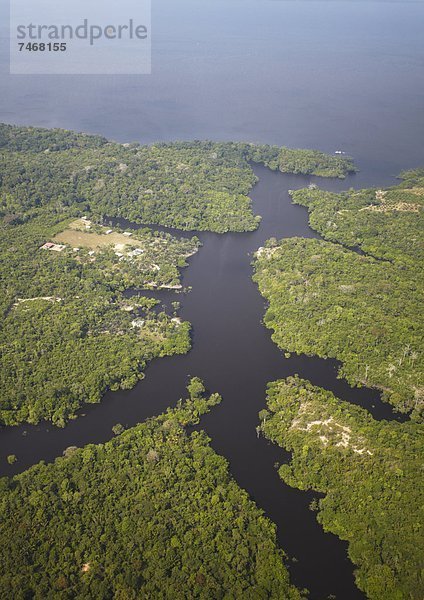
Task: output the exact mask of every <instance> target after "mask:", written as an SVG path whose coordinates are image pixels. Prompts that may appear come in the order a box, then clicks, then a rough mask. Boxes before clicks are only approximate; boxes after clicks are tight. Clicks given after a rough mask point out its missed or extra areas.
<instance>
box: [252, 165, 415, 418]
mask: <svg viewBox="0 0 424 600" xmlns="http://www.w3.org/2000/svg"><path fill="white" fill-rule="evenodd" d="M402 177H403V179H404V181H403V182H402V183H401V184H400V185H398V186H395V187H393V188H390V189H388V190H362V191H358V192H357V191H354V190H351V191H349V192H345V193H341V194H333V193H329V192H325V191H321V190H320V189H317V188H315V187H314V186H313V187H312V188H307V189H303V190H299V191H295V192H293V193H292V197H293V199H294V201H295V202H297V203H299V204H303V205H305V206H307V207H308V209H309V211H310V224H311V227H313V228H314V229H316V230H317V231H319V232H320V233H321V234H322V236H323V237H324V239H325V240H328V241H320V240H307V239H303V238H289V239H285V240H282V241H280V242H277V240H269V241H268V243H267V245H266V247H264V248H261V249H260V250H259V251H258V252H257V254H256V260H255V276H254V279H255V281H256V282H257V283H258V285H259V289H260V291H261V293H262V294H263V295H264V296H265V298H266V299H267V300H268V302H269V308H268V310H267V312H266V314H265V318H264V321H265V324H266V326H267V327H269V328H270V329H272V330H273V331H274V333H273V339H274V341H275V342H276V343H277V344H278V345H279V346H280V348H282V349H283V350H285V351H288V352H297V353H305V354H316V355H318V356H322V357H332V358H337V359H339V360H340V361H342V367H341V370H340V375H341V376H343V377H345V378H346V379H347V380H348V381H349V382H350V383H351V384H352V385H366V386H368V387H376V388H378V389H381V390H382V391H383V399H386V400H387V401H389V402H391V403H392V404H393V406H394V407H395V408H396V409H397V410H398V411H401V412H411V415H412V417H413V418H414V419H417V420H421V419H422V412H423V407H424V382H423V379H422V377H423V372H424V369H423V356H422V351H421V350H422V347H423V341H424V330H423V323H424V318H423V317H424V315H423V304H422V301H421V299H422V296H423V281H424V279H423V264H424V262H423V245H422V232H423V211H422V207H423V204H424V170H415V171H410V172H407V173H404V174H402ZM358 249H359V250H360V251H358Z"/></svg>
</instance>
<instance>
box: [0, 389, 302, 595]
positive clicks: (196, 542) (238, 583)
mask: <svg viewBox="0 0 424 600" xmlns="http://www.w3.org/2000/svg"><path fill="white" fill-rule="evenodd" d="M189 392H190V398H189V400H188V401H186V402H185V403H183V402H180V404H179V405H178V407H177V408H176V409H174V410H171V409H169V410H168V412H167V413H165V414H163V415H161V416H159V417H156V418H154V419H150V420H148V421H147V422H145V423H143V424H141V425H138V426H137V427H135V428H133V429H130V430H128V431H125V432H124V433H122V434H121V435H117V436H116V437H115V438H114V439H112V440H111V441H110V442H107V443H106V444H104V445H96V446H95V445H88V446H86V447H85V448H83V449H73V450H72V451H69V452H67V456H66V457H64V458H59V459H57V460H56V461H55V463H54V464H50V465H45V464H43V463H40V464H39V465H37V466H35V467H32V468H31V469H30V470H28V471H26V472H24V473H22V474H21V475H18V476H16V477H14V478H13V479H12V480H7V479H3V480H1V484H2V491H1V494H0V502H1V509H2V510H1V514H0V535H1V538H2V540H3V542H2V544H1V548H0V553H1V562H2V571H1V574H0V589H1V590H2V594H3V595H4V596H5V597H6V596H7V597H13V598H16V599H17V600H19V599H22V600H23V599H24V598H29V597H31V598H40V599H41V598H47V597H52V596H56V595H57V596H60V597H63V598H140V597H143V598H230V597H231V598H250V599H252V600H253V599H258V598H275V599H281V598H285V599H287V600H300V598H301V597H303V596H302V595H301V593H300V592H299V591H298V590H297V589H296V588H294V587H293V586H292V585H291V584H290V582H289V577H288V572H287V569H286V567H285V565H284V555H283V553H282V551H281V550H279V549H278V547H277V544H276V533H275V526H274V525H273V524H272V523H271V522H270V521H269V520H268V519H267V518H265V517H264V515H263V513H262V511H260V510H259V509H258V508H257V507H256V506H255V504H254V503H253V502H252V501H251V500H249V498H248V495H247V494H246V492H244V491H243V490H241V489H240V488H239V487H238V486H237V484H236V482H235V481H234V480H233V479H232V478H231V477H230V475H229V471H228V464H227V462H226V460H225V459H224V458H222V457H220V456H218V455H217V454H216V453H215V452H214V451H213V450H212V449H211V447H210V445H209V439H208V438H207V436H206V434H205V433H204V432H192V433H190V434H189V433H187V431H186V429H185V427H186V426H187V425H189V424H192V423H197V422H198V421H199V417H200V415H201V414H203V413H205V412H207V411H208V410H209V408H210V407H211V406H213V405H215V404H217V403H218V402H219V401H220V397H219V396H218V394H212V395H211V396H210V397H209V398H206V397H205V396H204V387H203V385H202V382H201V381H200V380H198V379H195V380H192V382H191V384H190V386H189Z"/></svg>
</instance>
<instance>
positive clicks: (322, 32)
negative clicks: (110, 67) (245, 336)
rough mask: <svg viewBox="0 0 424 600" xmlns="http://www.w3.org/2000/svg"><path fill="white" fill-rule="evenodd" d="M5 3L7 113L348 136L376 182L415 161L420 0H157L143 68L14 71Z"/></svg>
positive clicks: (279, 136)
mask: <svg viewBox="0 0 424 600" xmlns="http://www.w3.org/2000/svg"><path fill="white" fill-rule="evenodd" d="M7 4H8V2H7V0H0V8H1V12H0V15H1V16H4V19H3V18H2V19H1V23H2V25H1V29H0V31H1V64H0V75H1V80H0V119H1V120H3V121H6V122H9V123H17V124H32V125H40V126H45V127H65V128H69V129H76V130H83V131H88V132H93V133H100V134H102V135H105V136H107V137H110V138H113V139H115V140H118V141H129V140H135V141H140V142H153V141H156V140H175V139H204V138H208V139H214V140H230V139H233V140H248V141H254V142H266V143H274V144H286V145H288V146H292V147H314V148H320V149H323V150H326V151H329V152H333V151H335V150H338V149H343V150H345V151H347V152H348V153H351V154H352V155H353V156H354V157H355V158H356V159H357V161H358V163H359V165H360V167H361V169H367V170H368V169H369V170H372V171H373V173H375V177H376V180H377V181H378V180H379V178H380V179H381V178H384V177H386V176H387V175H388V174H389V175H397V174H398V172H399V171H400V170H401V169H403V168H407V167H412V166H417V165H418V164H419V163H422V162H423V156H424V153H423V150H424V76H423V75H424V35H423V28H424V4H423V3H422V2H407V1H402V2H372V1H362V2H361V1H356V2H351V1H343V0H340V1H329V2H321V1H310V2H307V1H306V2H305V1H298V2H296V1H294V2H290V1H280V0H213V1H212V0H202V1H198V0H181V1H179V2H175V0H154V2H153V23H152V32H153V51H152V60H153V73H152V75H145V76H114V77H107V76H95V77H92V76H80V77H77V76H66V75H65V76H33V77H27V76H19V75H14V76H9V75H8V74H7V73H8V53H7V49H8V40H7V31H6V23H7V21H8V18H7V15H8V13H7Z"/></svg>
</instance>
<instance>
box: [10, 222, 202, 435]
mask: <svg viewBox="0 0 424 600" xmlns="http://www.w3.org/2000/svg"><path fill="white" fill-rule="evenodd" d="M84 223H86V224H88V223H89V221H85V222H84ZM71 224H72V223H71ZM86 226H87V227H91V225H86ZM69 227H70V225H69V220H65V221H62V222H58V220H57V216H56V215H49V214H46V213H44V215H43V216H41V217H33V218H32V219H30V220H28V221H26V222H13V223H8V222H4V221H3V223H1V224H0V248H1V255H2V262H1V268H0V281H1V305H0V306H1V309H2V315H3V321H2V329H1V338H0V339H1V341H0V343H1V353H2V361H1V367H0V374H1V376H0V382H1V383H0V394H1V405H0V422H1V423H3V424H6V425H17V424H19V423H21V422H29V423H38V422H39V421H40V420H43V419H48V420H51V421H52V422H53V423H54V424H55V425H59V426H63V425H64V424H65V423H66V421H67V420H68V419H69V418H72V417H73V416H74V415H75V414H76V411H77V410H78V408H79V407H80V406H81V405H82V404H83V403H84V402H99V401H100V399H101V397H102V396H103V394H104V393H105V391H106V390H107V389H118V388H123V389H127V388H131V387H133V386H134V385H135V384H136V383H137V381H138V380H139V379H141V378H143V376H144V375H143V370H144V368H145V367H146V364H147V362H148V361H149V360H151V359H152V358H154V357H161V356H167V355H172V354H175V353H185V352H187V351H188V350H189V348H190V333H189V332H190V326H189V324H188V323H185V322H181V321H180V320H179V319H178V318H177V317H176V316H175V315H170V314H165V313H164V312H159V313H158V312H157V311H156V310H153V308H154V306H155V304H156V301H155V300H152V299H147V298H144V297H143V296H142V292H140V295H139V296H135V297H132V298H131V300H127V299H126V298H125V296H124V294H123V292H124V291H125V289H127V288H128V287H134V288H138V289H146V288H149V289H152V288H153V289H156V288H160V287H176V286H179V285H180V283H179V281H180V277H179V268H180V267H183V266H185V265H186V264H187V263H186V257H187V256H188V255H190V254H192V253H194V252H196V250H197V248H198V246H199V241H198V240H197V238H193V239H191V240H190V239H177V238H174V237H172V236H170V235H169V234H164V233H155V232H151V231H149V230H138V231H133V232H132V235H131V236H130V237H128V243H127V244H126V245H124V244H120V245H119V249H117V244H116V243H114V242H112V243H111V244H110V245H100V246H99V245H97V240H99V239H100V240H101V242H102V244H103V242H104V241H105V240H106V241H108V240H109V238H110V237H112V236H109V235H106V234H105V232H104V228H101V227H96V226H93V233H91V229H89V230H88V231H87V232H81V234H84V235H85V236H86V237H85V238H84V240H83V244H85V246H84V245H83V244H81V245H80V247H79V248H75V247H72V246H70V245H67V244H61V245H60V248H61V249H60V250H59V251H58V250H55V249H54V248H53V249H52V248H49V244H52V245H53V241H57V240H56V236H60V235H62V234H63V232H67V231H72V230H70V229H67V228H69ZM84 227H85V225H84ZM96 232H97V233H96ZM74 233H77V232H74ZM127 233H130V232H127ZM117 235H120V236H121V237H122V238H123V239H124V240H126V239H127V237H125V236H123V234H117ZM91 237H92V238H93V240H94V241H93V242H91ZM51 240H53V241H51ZM61 241H62V242H65V241H66V240H61ZM79 241H80V242H81V240H79ZM46 242H47V247H43V246H45V245H46ZM89 244H92V246H90V245H89ZM91 247H93V248H94V249H90V248H91Z"/></svg>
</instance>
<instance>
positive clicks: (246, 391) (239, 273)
mask: <svg viewBox="0 0 424 600" xmlns="http://www.w3.org/2000/svg"><path fill="white" fill-rule="evenodd" d="M7 12H8V2H7V0H0V14H1V20H0V92H1V93H0V121H5V122H10V123H16V124H27V125H41V126H46V127H66V128H70V129H76V130H83V131H88V132H93V133H100V134H102V135H105V136H106V137H109V138H112V139H116V140H119V141H122V142H126V141H133V140H136V141H139V142H152V141H155V140H175V139H205V138H209V139H216V140H229V139H234V140H245V141H253V142H264V143H275V144H279V145H282V144H286V145H288V146H292V147H315V148H319V149H322V150H325V151H328V152H333V151H335V150H337V149H343V150H345V151H347V152H348V153H350V154H352V155H353V156H354V158H355V160H356V162H357V164H358V165H359V167H360V169H361V172H360V173H359V174H358V175H356V176H354V177H352V178H349V179H348V180H346V181H344V182H340V181H330V180H325V181H324V180H320V181H317V182H318V183H319V184H320V185H322V186H324V187H327V188H328V189H343V188H345V187H349V186H355V187H364V186H368V185H389V184H391V183H392V182H393V181H394V180H393V176H395V175H397V174H398V173H399V172H400V171H401V169H402V168H409V167H414V166H418V165H420V164H422V163H423V162H424V159H423V149H424V77H423V76H422V75H423V66H424V36H423V35H422V30H423V27H422V24H423V22H424V3H422V2H407V1H402V2H373V1H365V2H361V1H347V0H346V1H339V2H332V1H320V0H316V1H314V2H307V1H306V2H305V1H300V0H299V1H296V2H289V1H288V2H284V1H277V0H274V1H272V0H202V2H199V1H198V0H181V2H175V1H174V0H155V2H154V3H153V32H154V37H153V53H152V60H153V73H152V75H151V76H143V77H134V76H128V77H126V76H116V77H102V76H97V77H87V76H85V77H84V76H80V77H78V76H62V77H61V76H41V77H36V76H32V77H31V76H26V77H24V76H10V75H9V74H8V32H7V22H8V19H7ZM3 17H4V19H3ZM255 172H256V174H257V175H258V177H259V183H258V184H257V185H256V186H255V188H254V189H253V191H252V199H253V201H254V209H255V212H257V213H259V214H261V215H262V217H263V220H262V223H261V226H260V227H259V229H258V230H257V231H255V232H253V233H245V234H226V235H223V236H219V235H215V234H207V233H202V234H200V237H201V239H202V242H203V247H202V248H201V250H200V251H199V253H198V254H197V255H195V256H193V257H192V258H191V259H190V265H189V267H188V268H187V269H186V270H185V271H184V273H183V283H184V285H187V286H192V291H191V293H189V294H187V295H186V296H184V297H182V296H178V298H177V299H178V300H182V311H181V314H182V316H183V318H185V319H187V320H189V321H190V322H191V323H192V324H193V349H192V351H191V352H190V353H189V354H187V355H185V356H177V357H172V358H165V359H160V360H156V361H153V363H152V364H151V365H150V366H149V368H148V370H147V377H146V379H145V381H143V382H141V383H140V384H139V385H138V386H137V387H136V388H135V389H133V390H131V391H128V392H118V393H108V394H107V395H106V396H105V398H104V399H103V401H102V403H101V404H100V405H94V406H89V407H86V408H85V409H84V411H83V412H84V413H85V416H84V417H80V418H79V419H77V420H76V421H73V422H72V423H70V424H69V425H68V426H67V427H66V428H65V429H63V430H58V429H55V428H53V427H51V426H48V425H44V424H42V425H40V426H38V427H20V428H8V429H4V430H2V431H1V433H0V454H1V455H2V456H4V455H6V454H10V453H15V454H16V455H17V456H18V462H17V463H16V464H15V465H13V466H8V465H7V464H6V461H3V460H2V461H1V463H0V469H1V470H2V472H3V474H13V473H15V472H19V471H21V470H23V469H25V468H26V467H28V466H30V465H32V464H34V463H36V462H37V461H39V460H41V459H43V460H47V461H51V460H53V459H54V458H55V457H57V456H60V455H61V454H62V452H63V450H64V449H65V448H66V447H67V446H71V445H76V446H82V445H84V444H86V443H89V442H93V443H96V442H103V441H105V440H107V439H109V438H110V437H111V428H112V426H113V425H114V424H116V423H117V422H120V423H123V424H124V425H127V426H131V425H134V424H135V423H137V422H140V421H142V420H144V419H145V418H146V417H148V416H151V415H154V414H158V413H160V412H161V411H163V410H164V409H166V408H167V407H168V406H170V405H173V404H175V402H176V401H177V399H178V398H180V397H183V396H184V390H185V385H186V382H187V378H188V376H189V375H197V376H200V377H202V378H203V379H204V380H205V382H206V384H207V386H208V388H209V389H210V390H211V391H217V392H219V393H221V394H222V395H223V398H224V400H223V403H222V404H221V405H220V406H218V407H216V408H214V410H213V411H212V412H211V413H210V414H209V415H207V416H205V417H204V418H203V419H202V424H201V426H202V427H204V428H205V429H206V431H207V432H208V434H209V435H210V436H211V438H212V445H213V447H214V448H215V449H216V450H217V451H218V452H219V453H220V454H222V455H223V456H225V457H226V458H227V459H228V460H229V462H230V469H231V473H232V474H233V476H234V477H235V478H236V480H237V482H238V483H239V484H240V485H241V486H242V487H243V488H245V489H246V490H247V491H248V492H249V493H250V495H251V496H252V498H254V500H255V501H256V502H257V504H258V505H259V506H260V507H261V508H263V509H264V510H265V512H266V514H267V515H268V516H269V517H270V518H271V519H272V520H273V521H274V522H275V523H276V525H277V528H278V540H279V542H280V544H281V546H282V547H283V548H284V549H285V550H286V551H287V552H288V554H289V555H290V556H292V557H296V558H297V562H292V563H290V571H291V574H292V578H293V581H294V582H295V583H296V584H298V585H299V586H305V587H307V588H309V589H310V590H311V598H313V599H315V598H317V599H318V598H320V599H323V598H325V597H327V596H328V595H329V594H334V595H336V596H337V597H338V598H340V599H344V600H349V599H355V598H363V595H362V594H361V593H360V592H359V591H358V590H357V589H356V587H355V585H354V582H353V575H352V571H353V567H352V565H351V563H350V562H349V561H348V559H347V558H346V545H345V544H344V543H342V542H340V541H339V540H338V539H337V538H336V537H335V536H332V535H330V534H324V533H323V532H322V529H321V527H320V526H319V525H318V524H317V522H316V517H315V513H313V512H311V511H310V510H309V509H308V505H309V503H310V501H311V498H312V497H313V494H309V493H305V492H300V491H297V490H293V489H291V488H289V487H287V486H285V485H284V484H283V483H282V482H281V481H280V480H279V478H278V474H277V472H276V469H275V467H274V463H276V462H281V461H283V460H286V459H287V457H286V456H285V455H284V453H283V452H282V451H281V450H280V449H279V448H277V447H275V446H273V445H271V444H268V443H267V442H266V441H265V440H264V439H262V438H260V439H257V436H256V430H255V428H256V425H257V424H258V412H259V411H260V410H261V409H262V408H264V405H265V391H266V384H267V382H269V381H272V380H274V379H277V378H280V377H285V376H287V375H290V374H293V373H298V374H299V375H301V376H302V377H304V378H307V379H310V380H311V381H312V382H313V383H315V384H318V385H321V386H322V387H324V388H326V389H330V390H332V391H334V392H335V393H336V394H338V395H339V396H340V397H341V398H343V399H345V400H349V401H351V402H355V403H359V404H361V405H363V406H366V407H367V408H368V409H369V410H371V411H372V413H373V414H374V416H375V417H376V418H392V414H391V411H390V408H389V407H387V406H386V405H384V404H382V403H381V402H380V400H379V394H378V393H376V392H373V391H370V390H365V389H361V390H359V389H352V388H350V387H349V386H348V385H347V384H346V383H345V382H344V381H341V380H339V379H337V377H336V373H337V365H336V364H335V363H334V362H333V361H324V360H320V359H317V358H308V357H303V356H301V357H296V356H294V357H292V358H290V359H289V360H286V359H285V358H284V356H283V354H282V352H281V351H280V350H279V349H278V348H277V347H276V346H275V345H274V344H273V342H272V341H271V336H270V332H269V331H268V330H266V329H265V328H264V327H263V325H262V324H261V320H262V318H263V314H264V310H265V305H264V301H263V299H262V298H261V296H260V294H259V293H258V290H257V288H256V286H255V285H254V284H253V282H252V280H251V276H252V268H251V261H252V253H253V252H254V251H255V250H257V248H258V247H259V246H261V245H263V243H264V241H265V240H266V239H267V238H269V237H271V236H275V237H277V238H281V237H290V236H295V235H300V236H305V237H314V236H316V234H315V233H314V232H313V231H312V230H311V229H310V228H309V227H308V219H307V212H306V210H305V209H304V208H302V207H298V206H293V205H292V204H291V202H290V199H289V197H288V194H287V190H288V189H291V188H298V187H302V186H304V185H307V184H309V183H310V181H312V180H311V179H310V178H306V177H299V176H288V175H282V174H280V173H273V172H270V171H268V170H267V169H265V168H263V167H255ZM163 298H164V301H170V300H171V299H174V298H173V297H172V295H171V294H168V295H164V297H163Z"/></svg>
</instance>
